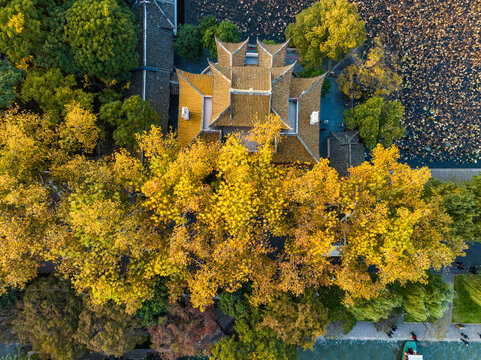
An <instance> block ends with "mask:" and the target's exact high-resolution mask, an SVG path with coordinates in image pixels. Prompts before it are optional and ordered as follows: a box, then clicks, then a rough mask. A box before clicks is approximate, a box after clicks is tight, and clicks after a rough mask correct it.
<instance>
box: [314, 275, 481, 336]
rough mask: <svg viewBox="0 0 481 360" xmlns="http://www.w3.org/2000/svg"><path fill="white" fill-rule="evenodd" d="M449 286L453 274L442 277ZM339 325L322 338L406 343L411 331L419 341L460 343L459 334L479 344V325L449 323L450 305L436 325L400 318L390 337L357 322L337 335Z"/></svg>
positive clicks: (331, 325)
mask: <svg viewBox="0 0 481 360" xmlns="http://www.w3.org/2000/svg"><path fill="white" fill-rule="evenodd" d="M443 276H444V277H445V279H446V281H448V282H449V283H450V284H451V285H452V283H453V277H454V274H453V273H448V274H444V275H443ZM339 325H340V324H339V323H332V324H330V325H329V326H328V328H327V332H326V335H325V336H321V337H320V338H319V339H323V338H338V339H342V340H381V341H406V340H411V334H410V332H411V331H413V332H414V333H415V334H416V336H417V338H418V340H419V341H459V342H460V341H461V338H462V337H461V335H460V334H459V333H460V332H463V333H464V334H466V335H468V337H469V339H467V341H469V342H481V336H479V335H478V333H480V334H481V324H464V326H465V328H464V329H462V330H459V329H458V328H456V326H454V324H453V323H451V304H450V305H449V308H448V311H447V312H446V314H445V315H444V316H443V317H442V318H441V319H440V320H438V321H437V322H436V323H405V322H404V321H403V320H402V318H401V319H400V320H399V321H398V322H397V324H396V326H397V330H396V331H394V332H393V334H392V337H391V338H390V337H388V336H387V334H386V333H384V332H381V331H377V330H376V328H375V327H374V323H372V322H367V321H359V322H358V323H357V324H356V326H354V328H353V329H352V330H351V332H349V333H348V334H345V335H342V334H339V328H340V326H339Z"/></svg>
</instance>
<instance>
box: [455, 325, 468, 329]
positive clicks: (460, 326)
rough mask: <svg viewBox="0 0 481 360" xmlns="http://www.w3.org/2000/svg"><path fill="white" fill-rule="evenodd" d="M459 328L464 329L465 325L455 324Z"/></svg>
mask: <svg viewBox="0 0 481 360" xmlns="http://www.w3.org/2000/svg"><path fill="white" fill-rule="evenodd" d="M454 326H456V327H457V328H458V329H459V330H463V329H464V328H465V326H464V325H463V324H454Z"/></svg>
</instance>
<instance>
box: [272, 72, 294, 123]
mask: <svg viewBox="0 0 481 360" xmlns="http://www.w3.org/2000/svg"><path fill="white" fill-rule="evenodd" d="M294 65H295V64H293V65H290V66H284V67H282V68H273V69H272V80H273V82H272V110H273V112H274V113H275V114H276V115H279V117H280V118H281V120H282V122H283V123H284V125H285V127H284V128H285V129H290V128H291V127H290V125H289V95H290V91H289V84H290V81H291V78H292V71H293V70H294Z"/></svg>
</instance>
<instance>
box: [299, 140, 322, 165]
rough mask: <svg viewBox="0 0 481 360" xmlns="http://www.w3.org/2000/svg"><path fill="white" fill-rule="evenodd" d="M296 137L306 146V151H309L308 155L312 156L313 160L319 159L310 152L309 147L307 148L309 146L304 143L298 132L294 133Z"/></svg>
mask: <svg viewBox="0 0 481 360" xmlns="http://www.w3.org/2000/svg"><path fill="white" fill-rule="evenodd" d="M296 136H297V138H298V139H299V141H300V142H301V144H302V145H303V146H304V147H305V148H306V150H307V152H308V153H309V155H311V156H312V158H313V159H314V161H315V162H319V160H318V159H317V157H316V156H315V155H314V154H313V153H312V151H311V149H309V147H308V146H307V145H306V143H305V142H304V140H302V138H301V137H300V136H299V134H296Z"/></svg>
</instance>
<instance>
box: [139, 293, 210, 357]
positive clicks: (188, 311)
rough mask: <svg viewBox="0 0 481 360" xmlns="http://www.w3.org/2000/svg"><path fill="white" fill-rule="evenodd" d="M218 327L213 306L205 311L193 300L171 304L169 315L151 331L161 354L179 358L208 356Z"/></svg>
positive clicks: (150, 328) (152, 327) (151, 328)
mask: <svg viewBox="0 0 481 360" xmlns="http://www.w3.org/2000/svg"><path fill="white" fill-rule="evenodd" d="M217 329H218V325H217V323H216V322H215V316H214V312H213V307H208V308H206V309H205V311H202V312H201V311H199V310H198V309H195V308H193V307H192V304H191V303H190V302H189V301H181V302H177V303H175V304H174V305H172V306H170V307H169V311H168V313H167V315H165V316H163V317H162V319H161V320H160V321H159V323H158V324H157V325H155V326H151V327H149V328H148V331H149V334H150V335H151V336H152V342H153V344H154V348H155V349H156V350H157V352H158V353H159V354H160V355H161V357H162V358H163V359H169V360H175V359H177V358H178V357H182V356H196V355H200V354H203V355H208V354H209V353H210V349H211V347H212V342H211V340H212V336H213V335H214V333H215V332H216V330H217Z"/></svg>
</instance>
